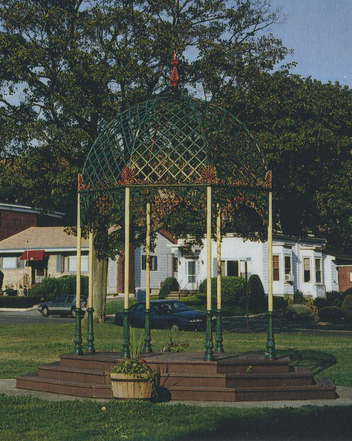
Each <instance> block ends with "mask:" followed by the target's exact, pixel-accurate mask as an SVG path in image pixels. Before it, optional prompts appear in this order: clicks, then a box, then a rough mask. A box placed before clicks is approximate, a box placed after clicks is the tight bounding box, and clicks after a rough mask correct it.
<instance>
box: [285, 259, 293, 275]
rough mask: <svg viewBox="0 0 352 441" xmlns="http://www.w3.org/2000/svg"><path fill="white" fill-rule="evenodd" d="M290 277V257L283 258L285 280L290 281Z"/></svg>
mask: <svg viewBox="0 0 352 441" xmlns="http://www.w3.org/2000/svg"><path fill="white" fill-rule="evenodd" d="M291 275H292V259H291V256H285V280H290V279H291Z"/></svg>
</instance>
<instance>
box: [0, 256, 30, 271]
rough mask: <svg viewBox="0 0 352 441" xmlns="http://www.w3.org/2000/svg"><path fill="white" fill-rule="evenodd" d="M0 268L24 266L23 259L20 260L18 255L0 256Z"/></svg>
mask: <svg viewBox="0 0 352 441" xmlns="http://www.w3.org/2000/svg"><path fill="white" fill-rule="evenodd" d="M0 268H2V269H16V268H24V260H20V258H19V257H1V258H0Z"/></svg>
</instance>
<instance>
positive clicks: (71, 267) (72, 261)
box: [67, 256, 88, 273]
mask: <svg viewBox="0 0 352 441" xmlns="http://www.w3.org/2000/svg"><path fill="white" fill-rule="evenodd" d="M67 259H68V264H67V265H68V268H67V271H68V272H69V273H75V272H76V271H77V256H68V258H67ZM81 271H82V273H86V272H88V256H81Z"/></svg>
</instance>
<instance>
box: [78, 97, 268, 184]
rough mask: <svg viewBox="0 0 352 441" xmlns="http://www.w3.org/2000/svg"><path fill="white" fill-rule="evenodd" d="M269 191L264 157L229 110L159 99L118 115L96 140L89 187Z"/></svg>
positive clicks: (87, 172)
mask: <svg viewBox="0 0 352 441" xmlns="http://www.w3.org/2000/svg"><path fill="white" fill-rule="evenodd" d="M207 182H210V183H212V184H214V185H216V184H221V185H233V186H242V185H244V186H249V187H267V186H269V181H268V179H267V169H266V165H265V161H264V157H263V155H262V153H261V151H260V149H259V147H258V146H257V144H256V142H255V141H254V139H253V138H252V136H251V135H250V133H249V131H248V130H247V129H246V128H245V126H244V125H243V124H242V123H241V122H240V121H239V120H238V119H237V118H236V117H234V116H232V115H231V114H230V113H229V112H227V111H226V110H223V109H221V108H219V107H217V106H215V105H212V104H209V103H206V102H204V101H201V100H196V99H193V98H189V97H174V96H171V97H170V96H167V97H158V98H155V99H152V100H149V101H147V102H144V103H140V104H137V105H135V106H133V107H131V108H129V109H127V110H126V111H124V112H121V113H120V114H118V116H117V117H116V119H115V120H113V121H112V122H111V123H110V124H108V125H107V126H106V127H105V128H104V129H103V130H102V132H101V133H100V135H99V137H98V138H97V139H96V141H95V143H94V145H93V147H92V149H91V150H90V152H89V154H88V157H87V160H86V163H85V165H84V169H83V184H84V186H85V188H87V187H88V188H90V189H98V188H106V187H115V186H120V185H126V184H128V185H157V186H167V185H184V186H187V185H189V184H191V185H194V184H202V185H204V184H205V183H207Z"/></svg>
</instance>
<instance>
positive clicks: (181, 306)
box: [172, 302, 190, 312]
mask: <svg viewBox="0 0 352 441" xmlns="http://www.w3.org/2000/svg"><path fill="white" fill-rule="evenodd" d="M172 307H173V309H174V310H175V312H182V311H189V310H190V309H189V307H188V306H186V305H185V304H184V303H181V302H174V303H173V304H172Z"/></svg>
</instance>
